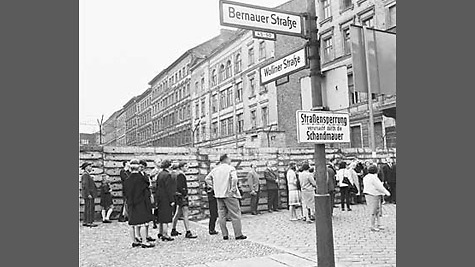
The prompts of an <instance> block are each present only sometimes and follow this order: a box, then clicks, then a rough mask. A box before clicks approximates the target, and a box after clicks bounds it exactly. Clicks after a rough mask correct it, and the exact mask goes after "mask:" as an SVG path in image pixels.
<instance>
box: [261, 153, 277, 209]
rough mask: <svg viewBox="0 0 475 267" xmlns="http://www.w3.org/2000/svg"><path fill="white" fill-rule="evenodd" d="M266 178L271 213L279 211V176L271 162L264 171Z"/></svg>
mask: <svg viewBox="0 0 475 267" xmlns="http://www.w3.org/2000/svg"><path fill="white" fill-rule="evenodd" d="M264 178H265V179H266V186H267V196H268V199H267V206H268V208H269V212H272V211H279V207H278V203H279V202H278V201H279V199H278V198H279V176H278V175H277V172H276V171H275V170H274V166H273V165H272V163H271V162H267V169H266V170H265V171H264Z"/></svg>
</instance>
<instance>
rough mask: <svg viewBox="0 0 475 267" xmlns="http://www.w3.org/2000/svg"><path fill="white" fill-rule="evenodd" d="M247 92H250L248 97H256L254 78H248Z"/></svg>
mask: <svg viewBox="0 0 475 267" xmlns="http://www.w3.org/2000/svg"><path fill="white" fill-rule="evenodd" d="M249 91H250V92H251V95H250V96H255V95H256V82H255V77H254V76H252V77H249Z"/></svg>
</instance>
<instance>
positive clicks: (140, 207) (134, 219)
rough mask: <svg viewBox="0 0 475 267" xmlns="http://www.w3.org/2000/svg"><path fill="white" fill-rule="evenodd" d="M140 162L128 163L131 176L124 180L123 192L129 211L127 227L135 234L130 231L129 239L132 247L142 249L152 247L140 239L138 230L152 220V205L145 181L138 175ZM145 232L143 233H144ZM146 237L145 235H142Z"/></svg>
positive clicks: (152, 245)
mask: <svg viewBox="0 0 475 267" xmlns="http://www.w3.org/2000/svg"><path fill="white" fill-rule="evenodd" d="M140 168H141V167H140V162H139V161H138V160H135V159H134V160H132V161H130V170H131V174H130V176H129V178H127V180H125V184H124V186H125V192H126V197H127V207H128V211H129V225H131V226H132V228H133V229H135V230H136V232H137V237H136V234H134V231H133V230H132V234H131V237H132V239H133V243H132V247H138V246H141V247H143V248H150V247H154V244H152V243H150V242H149V240H145V242H144V241H143V240H142V238H141V233H140V230H141V229H142V228H143V229H144V230H145V226H146V225H148V223H149V222H150V221H152V220H153V216H152V203H151V202H150V190H149V187H148V186H149V185H148V183H147V181H146V180H145V179H144V177H143V175H142V174H141V173H140ZM144 232H145V231H144ZM144 236H145V237H147V234H146V233H145V235H144Z"/></svg>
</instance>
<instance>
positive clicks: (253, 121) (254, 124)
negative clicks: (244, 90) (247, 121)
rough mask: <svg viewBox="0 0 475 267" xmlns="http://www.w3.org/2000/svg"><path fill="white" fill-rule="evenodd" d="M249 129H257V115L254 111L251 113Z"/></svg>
mask: <svg viewBox="0 0 475 267" xmlns="http://www.w3.org/2000/svg"><path fill="white" fill-rule="evenodd" d="M251 128H252V129H256V128H257V115H256V111H255V110H253V111H251Z"/></svg>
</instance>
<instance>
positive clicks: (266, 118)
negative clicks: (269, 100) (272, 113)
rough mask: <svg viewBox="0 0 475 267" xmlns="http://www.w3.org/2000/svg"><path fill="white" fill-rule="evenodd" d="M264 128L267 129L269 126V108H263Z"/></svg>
mask: <svg viewBox="0 0 475 267" xmlns="http://www.w3.org/2000/svg"><path fill="white" fill-rule="evenodd" d="M261 113H262V127H267V125H268V124H269V112H268V109H267V107H263V108H262V112H261Z"/></svg>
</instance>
